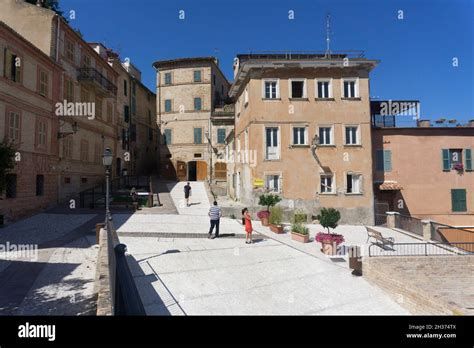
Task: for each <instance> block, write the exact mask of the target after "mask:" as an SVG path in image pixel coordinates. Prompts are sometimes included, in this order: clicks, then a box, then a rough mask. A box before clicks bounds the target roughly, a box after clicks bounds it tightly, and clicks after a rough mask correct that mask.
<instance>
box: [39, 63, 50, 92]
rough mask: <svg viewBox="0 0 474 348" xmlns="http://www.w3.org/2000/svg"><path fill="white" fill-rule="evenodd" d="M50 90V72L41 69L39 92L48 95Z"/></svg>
mask: <svg viewBox="0 0 474 348" xmlns="http://www.w3.org/2000/svg"><path fill="white" fill-rule="evenodd" d="M48 91H49V76H48V73H47V72H46V71H44V70H42V69H40V70H39V94H40V95H42V96H43V97H47V96H48Z"/></svg>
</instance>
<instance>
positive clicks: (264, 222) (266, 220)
mask: <svg viewBox="0 0 474 348" xmlns="http://www.w3.org/2000/svg"><path fill="white" fill-rule="evenodd" d="M260 221H261V222H262V225H263V226H268V218H267V217H266V218H263V219H260Z"/></svg>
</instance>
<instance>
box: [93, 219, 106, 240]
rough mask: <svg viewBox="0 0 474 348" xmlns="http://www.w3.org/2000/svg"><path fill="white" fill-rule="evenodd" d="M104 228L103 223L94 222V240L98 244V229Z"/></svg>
mask: <svg viewBox="0 0 474 348" xmlns="http://www.w3.org/2000/svg"><path fill="white" fill-rule="evenodd" d="M101 228H105V223H103V222H100V223H98V224H95V242H96V243H97V244H99V239H100V229H101Z"/></svg>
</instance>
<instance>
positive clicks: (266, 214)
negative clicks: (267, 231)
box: [257, 210, 270, 220]
mask: <svg viewBox="0 0 474 348" xmlns="http://www.w3.org/2000/svg"><path fill="white" fill-rule="evenodd" d="M269 216H270V212H269V211H268V210H260V211H259V212H258V213H257V217H258V218H259V219H260V220H262V219H265V218H267V219H268V217H269Z"/></svg>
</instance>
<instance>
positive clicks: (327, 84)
mask: <svg viewBox="0 0 474 348" xmlns="http://www.w3.org/2000/svg"><path fill="white" fill-rule="evenodd" d="M317 91H318V99H327V98H331V96H332V93H331V81H330V80H328V81H323V80H319V81H317Z"/></svg>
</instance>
